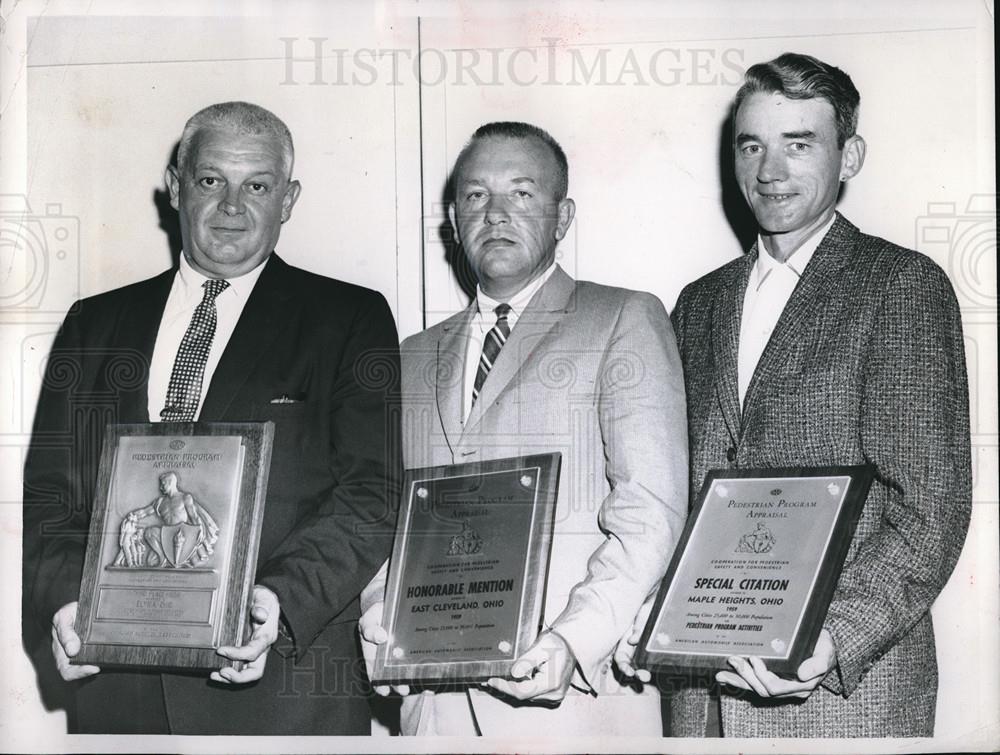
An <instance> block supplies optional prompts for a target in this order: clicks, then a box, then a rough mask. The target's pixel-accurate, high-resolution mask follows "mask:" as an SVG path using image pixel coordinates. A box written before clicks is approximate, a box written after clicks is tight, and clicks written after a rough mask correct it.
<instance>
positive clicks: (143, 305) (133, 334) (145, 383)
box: [114, 268, 177, 422]
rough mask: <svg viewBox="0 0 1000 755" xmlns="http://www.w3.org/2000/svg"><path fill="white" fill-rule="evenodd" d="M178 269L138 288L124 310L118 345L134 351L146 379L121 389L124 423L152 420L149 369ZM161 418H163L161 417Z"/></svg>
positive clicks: (119, 326)
mask: <svg viewBox="0 0 1000 755" xmlns="http://www.w3.org/2000/svg"><path fill="white" fill-rule="evenodd" d="M176 273H177V269H176V268H173V269H170V270H167V271H165V272H163V273H161V274H160V275H158V276H156V277H155V278H153V279H151V280H150V281H149V282H148V285H144V286H142V287H140V288H139V290H137V291H136V293H135V295H134V296H133V297H132V299H131V300H130V301H129V302H128V303H127V304H126V305H125V307H123V308H122V310H121V315H120V320H119V322H118V328H117V331H116V334H115V344H114V348H115V349H116V350H119V349H120V350H122V351H126V352H132V353H133V354H134V355H135V356H136V357H137V358H138V359H139V360H140V361H141V364H142V370H143V371H144V372H145V375H144V377H143V380H142V381H141V383H140V384H139V385H138V386H136V387H135V388H134V389H131V390H125V389H118V390H117V395H118V410H119V412H120V419H119V421H120V422H149V421H150V416H149V370H150V366H151V364H152V362H153V347H154V346H155V345H156V335H157V333H158V332H159V330H160V320H161V319H162V318H163V309H164V307H166V305H167V298H168V297H169V296H170V288H171V286H173V283H174V276H175V275H176ZM157 419H159V417H157Z"/></svg>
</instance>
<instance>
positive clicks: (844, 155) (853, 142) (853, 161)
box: [840, 135, 868, 181]
mask: <svg viewBox="0 0 1000 755" xmlns="http://www.w3.org/2000/svg"><path fill="white" fill-rule="evenodd" d="M867 150H868V145H867V144H865V140H864V139H862V138H861V137H860V136H857V135H855V136H852V137H851V138H850V139H848V140H847V141H846V142H845V143H844V149H843V151H842V152H841V153H840V180H841V181H850V180H851V179H852V178H854V177H855V176H856V175H858V173H859V172H860V171H861V166H862V165H864V164H865V153H866V151H867Z"/></svg>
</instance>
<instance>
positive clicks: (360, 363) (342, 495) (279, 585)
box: [257, 296, 402, 657]
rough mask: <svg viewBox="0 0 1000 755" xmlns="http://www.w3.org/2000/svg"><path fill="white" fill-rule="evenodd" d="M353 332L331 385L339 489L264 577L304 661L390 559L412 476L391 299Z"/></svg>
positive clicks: (359, 317)
mask: <svg viewBox="0 0 1000 755" xmlns="http://www.w3.org/2000/svg"><path fill="white" fill-rule="evenodd" d="M349 328H350V331H349V332H350V334H349V336H348V345H347V347H346V349H345V351H344V355H343V358H342V359H341V360H340V364H339V367H338V371H337V373H336V374H335V375H334V376H333V377H332V379H331V383H330V388H329V390H330V397H331V398H330V403H329V406H330V412H331V416H330V427H331V430H330V449H329V458H330V461H329V464H330V471H331V477H332V479H333V480H334V484H333V485H332V486H331V487H330V489H329V490H328V491H327V492H326V493H325V494H324V495H323V496H322V497H321V499H320V500H319V501H317V502H316V505H315V506H314V507H313V508H312V509H311V510H310V511H309V512H308V514H306V515H304V516H303V517H302V518H301V519H300V520H299V522H298V523H297V525H296V526H295V527H294V528H293V530H292V531H291V532H290V533H289V534H288V536H287V537H286V538H285V539H284V540H283V541H282V543H281V544H280V545H279V546H278V548H277V549H276V550H275V551H274V552H273V553H272V555H271V557H270V558H269V559H268V560H267V562H266V563H265V564H263V565H262V566H261V568H260V569H259V570H258V575H257V582H258V584H261V585H264V586H265V587H268V588H270V589H271V590H273V591H274V592H275V593H276V594H277V595H278V598H279V601H280V604H281V611H282V615H283V617H284V619H285V622H286V623H287V625H288V627H289V628H290V630H291V634H292V637H293V639H294V642H295V648H296V655H298V656H299V657H301V655H302V653H304V652H305V650H306V649H308V647H309V646H310V645H311V644H312V643H313V641H314V640H315V639H316V637H317V636H318V635H319V634H320V632H322V631H323V628H324V627H325V626H326V625H327V624H328V623H330V622H331V620H335V619H336V617H337V616H338V615H340V614H343V612H344V610H345V608H346V607H348V606H349V605H351V604H352V603H354V602H355V601H356V600H357V599H358V597H359V595H360V594H361V592H362V590H363V588H364V587H365V585H366V584H367V583H368V581H369V580H370V579H372V576H373V575H374V574H375V573H376V572H377V571H378V569H379V567H380V565H381V564H382V563H383V562H384V561H385V559H386V558H387V557H388V555H389V550H390V548H391V546H392V535H393V530H394V528H395V521H396V508H397V505H398V498H399V484H400V475H401V472H402V457H401V453H400V446H399V442H400V434H399V411H398V401H399V345H398V341H397V338H396V327H395V323H394V322H393V319H392V314H391V313H390V311H389V308H388V305H387V304H386V303H385V300H384V299H383V298H382V297H381V296H378V297H374V296H373V297H370V299H368V300H367V301H366V306H361V307H359V308H358V311H357V312H356V315H355V317H354V319H353V321H352V322H351V323H350V325H349ZM348 618H351V619H353V618H356V616H353V615H352V616H350V617H348ZM345 620H346V619H345Z"/></svg>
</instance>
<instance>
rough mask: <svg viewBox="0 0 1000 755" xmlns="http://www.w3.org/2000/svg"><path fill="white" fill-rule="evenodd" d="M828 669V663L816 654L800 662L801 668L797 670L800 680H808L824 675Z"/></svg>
mask: <svg viewBox="0 0 1000 755" xmlns="http://www.w3.org/2000/svg"><path fill="white" fill-rule="evenodd" d="M827 671H828V668H827V666H826V664H825V663H824V662H823V660H822V659H821V658H818V657H816V656H815V655H814V656H813V657H811V658H806V659H805V660H804V661H802V663H801V664H799V669H798V671H797V672H796V674H797V676H798V677H799V681H800V682H808V681H811V680H813V679H815V678H816V677H817V676H822V675H823V674H825V673H826V672H827Z"/></svg>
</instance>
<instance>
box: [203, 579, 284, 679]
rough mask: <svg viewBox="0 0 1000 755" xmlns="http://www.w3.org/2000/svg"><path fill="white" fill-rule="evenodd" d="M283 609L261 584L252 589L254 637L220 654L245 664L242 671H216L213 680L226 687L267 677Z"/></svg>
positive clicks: (251, 616) (219, 651) (251, 609)
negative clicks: (266, 669)
mask: <svg viewBox="0 0 1000 755" xmlns="http://www.w3.org/2000/svg"><path fill="white" fill-rule="evenodd" d="M280 614H281V606H279V605H278V596H277V595H275V594H274V593H273V592H272V591H271V590H269V589H268V588H266V587H262V586H261V585H254V586H253V605H252V606H251V608H250V619H251V622H252V623H253V634H251V635H250V641H249V642H247V644H246V645H241V646H240V647H233V646H231V645H229V646H225V647H220V648H219V649H218V650H216V651H215V652H217V653H218V654H219V655H221V656H222V657H223V658H228V659H229V660H231V661H243V662H244V663H245V664H246V665H245V666H244V667H243V669H242V670H241V671H237V670H236V669H234V668H233V667H232V666H226V667H225V668H221V669H219V670H218V671H213V672H212V675H211V679H212V681H216V682H222V683H223V684H247V683H248V682H255V681H257V680H258V679H260V678H261V677H262V676H263V675H264V666H265V665H266V664H267V651H268V650H270V649H271V645H273V644H274V643H275V641H276V640H277V639H278V618H279V616H280Z"/></svg>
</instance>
